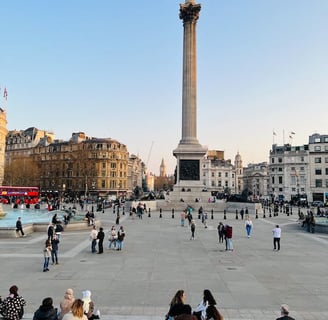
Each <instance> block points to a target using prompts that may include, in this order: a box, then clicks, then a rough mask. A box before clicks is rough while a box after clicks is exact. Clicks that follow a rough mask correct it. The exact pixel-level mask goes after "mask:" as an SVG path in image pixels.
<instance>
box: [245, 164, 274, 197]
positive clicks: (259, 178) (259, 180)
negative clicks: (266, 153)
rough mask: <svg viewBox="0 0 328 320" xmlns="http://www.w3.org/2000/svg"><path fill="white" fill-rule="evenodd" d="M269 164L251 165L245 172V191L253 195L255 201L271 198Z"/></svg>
mask: <svg viewBox="0 0 328 320" xmlns="http://www.w3.org/2000/svg"><path fill="white" fill-rule="evenodd" d="M269 180H270V179H269V175H268V163H267V162H261V163H251V164H249V165H248V166H247V167H246V168H244V170H243V185H244V189H245V190H247V191H248V192H251V193H252V198H253V199H254V200H259V199H260V198H265V199H267V198H269V197H268V196H269V194H270V185H269V182H270V181H269Z"/></svg>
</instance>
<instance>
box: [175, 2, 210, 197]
mask: <svg viewBox="0 0 328 320" xmlns="http://www.w3.org/2000/svg"><path fill="white" fill-rule="evenodd" d="M200 9H201V5H200V4H196V3H195V1H194V0H186V1H185V3H183V4H180V19H182V20H183V29H184V34H183V82H182V138H181V140H180V142H179V144H178V147H177V148H176V149H175V150H173V155H174V156H175V157H176V158H177V181H176V184H175V186H174V194H175V197H174V198H178V197H180V198H183V197H185V196H187V194H186V193H183V194H182V193H181V192H182V191H183V192H184V191H190V192H191V193H189V194H190V196H189V195H188V198H190V197H191V196H192V197H193V196H195V194H199V192H200V191H202V189H203V187H204V186H203V185H202V182H201V177H200V169H201V168H200V163H201V159H202V158H203V157H204V155H205V154H206V152H207V148H206V147H204V146H202V145H201V144H200V143H199V142H198V140H197V68H196V62H197V59H196V24H197V20H198V18H199V12H200ZM203 195H204V196H205V194H204V193H203Z"/></svg>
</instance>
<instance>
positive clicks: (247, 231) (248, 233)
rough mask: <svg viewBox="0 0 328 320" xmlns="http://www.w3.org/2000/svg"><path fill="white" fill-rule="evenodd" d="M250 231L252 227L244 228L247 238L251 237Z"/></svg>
mask: <svg viewBox="0 0 328 320" xmlns="http://www.w3.org/2000/svg"><path fill="white" fill-rule="evenodd" d="M251 231H252V226H250V225H247V226H246V233H247V237H250V236H251Z"/></svg>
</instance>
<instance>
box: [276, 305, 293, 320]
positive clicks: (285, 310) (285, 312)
mask: <svg viewBox="0 0 328 320" xmlns="http://www.w3.org/2000/svg"><path fill="white" fill-rule="evenodd" d="M280 313H281V317H280V318H277V320H295V319H294V318H292V317H290V316H289V307H288V305H287V304H283V305H281V308H280Z"/></svg>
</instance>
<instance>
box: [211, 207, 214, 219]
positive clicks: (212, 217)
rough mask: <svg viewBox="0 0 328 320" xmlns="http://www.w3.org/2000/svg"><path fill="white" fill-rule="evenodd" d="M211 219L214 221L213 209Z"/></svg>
mask: <svg viewBox="0 0 328 320" xmlns="http://www.w3.org/2000/svg"><path fill="white" fill-rule="evenodd" d="M211 219H212V220H213V219H214V216H213V209H212V210H211Z"/></svg>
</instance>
